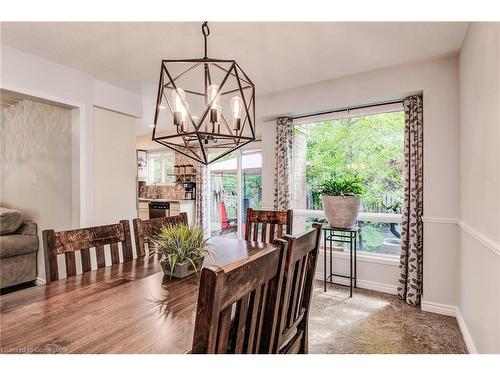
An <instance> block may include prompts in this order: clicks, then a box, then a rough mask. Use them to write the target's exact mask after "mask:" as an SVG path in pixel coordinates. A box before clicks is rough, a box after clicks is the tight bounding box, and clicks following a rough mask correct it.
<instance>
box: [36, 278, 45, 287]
mask: <svg viewBox="0 0 500 375" xmlns="http://www.w3.org/2000/svg"><path fill="white" fill-rule="evenodd" d="M35 283H36V285H44V284H47V280H45V279H42V278H41V277H37V278H36V279H35Z"/></svg>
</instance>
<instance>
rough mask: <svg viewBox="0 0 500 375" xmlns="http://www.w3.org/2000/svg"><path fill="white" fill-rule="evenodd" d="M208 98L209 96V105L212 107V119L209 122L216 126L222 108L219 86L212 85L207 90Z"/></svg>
mask: <svg viewBox="0 0 500 375" xmlns="http://www.w3.org/2000/svg"><path fill="white" fill-rule="evenodd" d="M207 96H208V98H207V99H208V104H209V105H210V119H209V121H210V122H211V123H212V124H215V123H217V122H219V114H220V111H219V110H218V108H219V107H220V105H219V101H220V93H219V86H217V85H210V86H208V88H207Z"/></svg>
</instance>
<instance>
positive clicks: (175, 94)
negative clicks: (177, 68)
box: [172, 87, 186, 126]
mask: <svg viewBox="0 0 500 375" xmlns="http://www.w3.org/2000/svg"><path fill="white" fill-rule="evenodd" d="M183 101H186V93H185V92H184V90H183V89H181V88H179V87H178V88H177V90H172V105H173V107H174V108H173V109H174V125H177V126H179V125H182V121H183V120H184V118H185V117H186V108H185V107H184V103H183Z"/></svg>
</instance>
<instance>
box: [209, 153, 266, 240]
mask: <svg viewBox="0 0 500 375" xmlns="http://www.w3.org/2000/svg"><path fill="white" fill-rule="evenodd" d="M249 207H250V208H255V209H259V208H261V207H262V151H260V150H237V151H235V152H233V153H231V154H230V155H228V156H226V157H224V158H223V159H222V160H219V161H217V162H215V163H213V164H211V165H210V234H211V236H226V237H234V238H238V237H242V234H243V233H244V231H245V220H246V210H247V208H249Z"/></svg>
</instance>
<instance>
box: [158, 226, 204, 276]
mask: <svg viewBox="0 0 500 375" xmlns="http://www.w3.org/2000/svg"><path fill="white" fill-rule="evenodd" d="M150 240H151V242H152V244H153V246H151V250H150V252H149V257H151V256H153V255H155V254H158V255H160V256H161V259H160V264H164V263H166V264H167V265H168V267H169V269H170V276H172V274H173V272H174V267H175V265H176V264H180V263H184V262H186V261H187V262H189V263H191V265H192V266H193V268H194V269H195V271H196V274H198V270H197V269H196V264H195V261H196V260H197V259H199V258H202V257H205V256H211V255H212V254H213V249H212V248H211V245H210V244H209V243H208V242H207V241H208V240H207V239H205V238H204V233H203V230H202V229H201V228H197V227H191V226H189V225H185V224H177V225H171V226H163V227H162V228H161V230H160V233H159V234H158V235H156V236H155V237H152V238H150Z"/></svg>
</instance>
